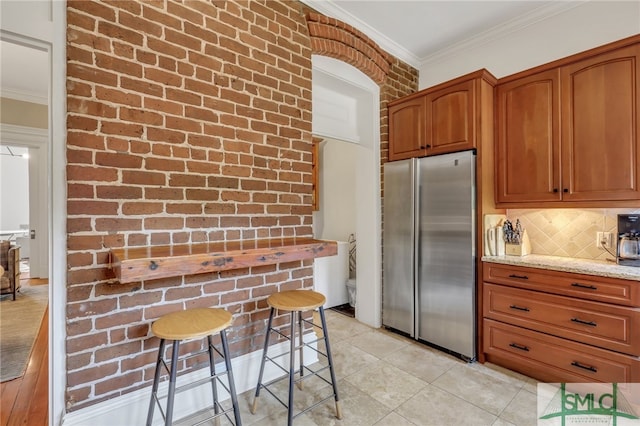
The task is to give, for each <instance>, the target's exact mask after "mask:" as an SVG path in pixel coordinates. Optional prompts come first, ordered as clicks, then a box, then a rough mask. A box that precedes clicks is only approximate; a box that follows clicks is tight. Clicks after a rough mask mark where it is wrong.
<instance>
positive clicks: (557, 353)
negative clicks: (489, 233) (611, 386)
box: [482, 262, 640, 383]
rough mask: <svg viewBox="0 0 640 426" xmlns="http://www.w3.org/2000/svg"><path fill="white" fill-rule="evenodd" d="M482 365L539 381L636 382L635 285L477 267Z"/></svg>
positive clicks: (639, 370)
mask: <svg viewBox="0 0 640 426" xmlns="http://www.w3.org/2000/svg"><path fill="white" fill-rule="evenodd" d="M482 298H483V307H482V315H483V318H482V323H483V326H482V327H483V341H482V345H483V346H482V351H483V353H484V356H485V360H486V361H489V362H492V363H495V364H498V365H502V366H504V367H506V368H510V369H514V370H516V371H520V372H521V373H524V374H527V375H529V376H531V377H534V378H536V379H538V380H542V381H554V382H592V381H597V382H606V383H612V382H617V383H629V382H637V381H638V380H640V282H638V281H629V280H622V279H615V278H605V277H596V276H588V275H582V274H574V273H568V272H559V271H551V270H544V269H538V268H529V267H523V266H513V265H502V264H494V263H486V262H485V263H484V267H483V296H482Z"/></svg>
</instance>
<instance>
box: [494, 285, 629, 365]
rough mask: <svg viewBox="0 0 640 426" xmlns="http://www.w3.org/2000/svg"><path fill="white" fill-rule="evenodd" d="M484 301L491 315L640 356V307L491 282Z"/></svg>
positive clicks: (522, 325)
mask: <svg viewBox="0 0 640 426" xmlns="http://www.w3.org/2000/svg"><path fill="white" fill-rule="evenodd" d="M483 303H484V316H485V317H487V318H492V319H495V320H498V321H502V322H506V323H509V324H515V325H519V326H521V327H526V328H530V329H533V330H537V331H542V332H544V333H549V334H553V335H555V336H560V337H565V338H567V339H572V340H576V341H578V342H582V343H588V344H590V345H595V346H599V347H603V348H606V349H611V350H614V351H618V352H623V353H627V354H631V355H640V339H638V338H637V336H638V333H640V328H639V327H640V309H635V308H628V307H624V306H615V305H609V304H606V303H600V302H588V301H584V300H576V299H573V298H569V297H563V296H555V295H550V294H544V293H539V292H534V291H529V290H522V289H517V288H511V287H505V286H500V285H495V284H490V283H485V285H484V299H483Z"/></svg>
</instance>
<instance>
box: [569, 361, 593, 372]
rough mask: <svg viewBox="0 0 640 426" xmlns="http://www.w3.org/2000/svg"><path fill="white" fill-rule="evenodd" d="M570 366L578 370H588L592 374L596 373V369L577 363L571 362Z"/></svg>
mask: <svg viewBox="0 0 640 426" xmlns="http://www.w3.org/2000/svg"><path fill="white" fill-rule="evenodd" d="M571 365H573V366H574V367H578V368H582V369H583V370H588V371H591V372H592V373H597V372H598V369H597V368H595V367H593V366H591V365H584V364H580V363H579V362H578V361H573V362H572V363H571Z"/></svg>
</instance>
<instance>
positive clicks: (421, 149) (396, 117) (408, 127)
mask: <svg viewBox="0 0 640 426" xmlns="http://www.w3.org/2000/svg"><path fill="white" fill-rule="evenodd" d="M425 116H426V114H425V98H424V96H420V97H416V98H412V99H409V100H406V101H404V102H401V103H398V104H395V105H391V106H389V161H395V160H404V159H405V158H412V157H424V156H425V155H427V151H426V150H427V143H426V123H425Z"/></svg>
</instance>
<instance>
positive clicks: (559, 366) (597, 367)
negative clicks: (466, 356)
mask: <svg viewBox="0 0 640 426" xmlns="http://www.w3.org/2000/svg"><path fill="white" fill-rule="evenodd" d="M483 347H484V352H485V354H486V358H487V360H488V361H489V362H492V363H494V364H498V365H501V366H503V367H506V368H510V369H513V370H516V371H519V372H521V373H523V374H526V375H528V376H531V377H533V378H536V379H538V380H541V381H546V382H573V383H576V382H604V383H631V382H639V381H640V358H638V357H633V356H629V355H624V354H620V353H617V352H613V351H609V350H605V349H600V348H597V347H594V346H590V345H585V344H581V343H577V342H572V341H568V340H565V339H561V338H558V337H554V336H550V335H547V334H544V333H539V332H536V331H532V330H528V329H525V328H521V327H517V326H513V325H510V324H505V323H502V322H499V321H493V320H490V319H484V341H483Z"/></svg>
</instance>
